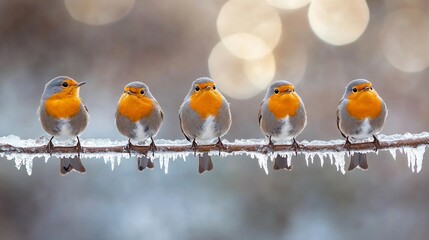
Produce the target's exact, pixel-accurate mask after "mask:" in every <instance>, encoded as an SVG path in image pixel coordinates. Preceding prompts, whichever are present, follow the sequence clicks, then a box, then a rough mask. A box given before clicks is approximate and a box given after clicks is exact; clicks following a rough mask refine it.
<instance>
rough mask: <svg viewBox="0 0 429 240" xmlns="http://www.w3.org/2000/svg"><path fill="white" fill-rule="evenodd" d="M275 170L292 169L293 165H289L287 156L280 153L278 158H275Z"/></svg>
mask: <svg viewBox="0 0 429 240" xmlns="http://www.w3.org/2000/svg"><path fill="white" fill-rule="evenodd" d="M273 168H274V170H279V169H287V170H289V171H290V170H291V169H292V165H289V164H288V162H287V156H286V157H282V156H280V155H277V157H276V159H275V160H274V167H273Z"/></svg>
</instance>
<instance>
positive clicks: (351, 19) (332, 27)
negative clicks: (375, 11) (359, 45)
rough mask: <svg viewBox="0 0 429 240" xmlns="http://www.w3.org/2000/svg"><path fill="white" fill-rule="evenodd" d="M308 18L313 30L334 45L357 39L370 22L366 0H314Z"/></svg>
mask: <svg viewBox="0 0 429 240" xmlns="http://www.w3.org/2000/svg"><path fill="white" fill-rule="evenodd" d="M308 19H309V22H310V26H311V29H312V30H313V32H314V33H315V34H316V35H317V36H318V37H319V38H320V39H322V40H323V41H325V42H327V43H330V44H332V45H337V46H340V45H345V44H349V43H352V42H354V41H356V40H357V39H358V38H359V37H360V36H361V35H362V34H363V32H364V31H365V29H366V27H367V25H368V22H369V9H368V4H367V3H366V1H365V0H312V1H311V3H310V7H309V10H308Z"/></svg>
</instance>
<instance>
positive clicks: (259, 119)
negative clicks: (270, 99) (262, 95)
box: [258, 101, 264, 126]
mask: <svg viewBox="0 0 429 240" xmlns="http://www.w3.org/2000/svg"><path fill="white" fill-rule="evenodd" d="M262 104H264V101H262V103H261V105H259V111H258V124H259V126H261V120H262V114H261V109H262Z"/></svg>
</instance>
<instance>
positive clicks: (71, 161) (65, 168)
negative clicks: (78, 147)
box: [60, 156, 86, 175]
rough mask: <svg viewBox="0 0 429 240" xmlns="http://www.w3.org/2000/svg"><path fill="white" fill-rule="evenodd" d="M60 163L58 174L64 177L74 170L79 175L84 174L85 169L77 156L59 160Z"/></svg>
mask: <svg viewBox="0 0 429 240" xmlns="http://www.w3.org/2000/svg"><path fill="white" fill-rule="evenodd" d="M60 161H61V166H60V172H61V174H62V175H66V174H67V173H69V172H71V171H72V170H75V171H76V172H79V173H84V172H86V169H85V167H84V166H83V164H82V162H81V161H80V157H78V156H74V157H71V158H60Z"/></svg>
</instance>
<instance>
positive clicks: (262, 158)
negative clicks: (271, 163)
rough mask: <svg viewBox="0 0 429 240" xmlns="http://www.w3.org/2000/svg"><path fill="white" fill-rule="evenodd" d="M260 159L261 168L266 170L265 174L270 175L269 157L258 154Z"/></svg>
mask: <svg viewBox="0 0 429 240" xmlns="http://www.w3.org/2000/svg"><path fill="white" fill-rule="evenodd" d="M256 157H257V158H258V163H259V167H260V168H262V169H264V171H265V174H267V175H268V156H267V155H265V154H256Z"/></svg>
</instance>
